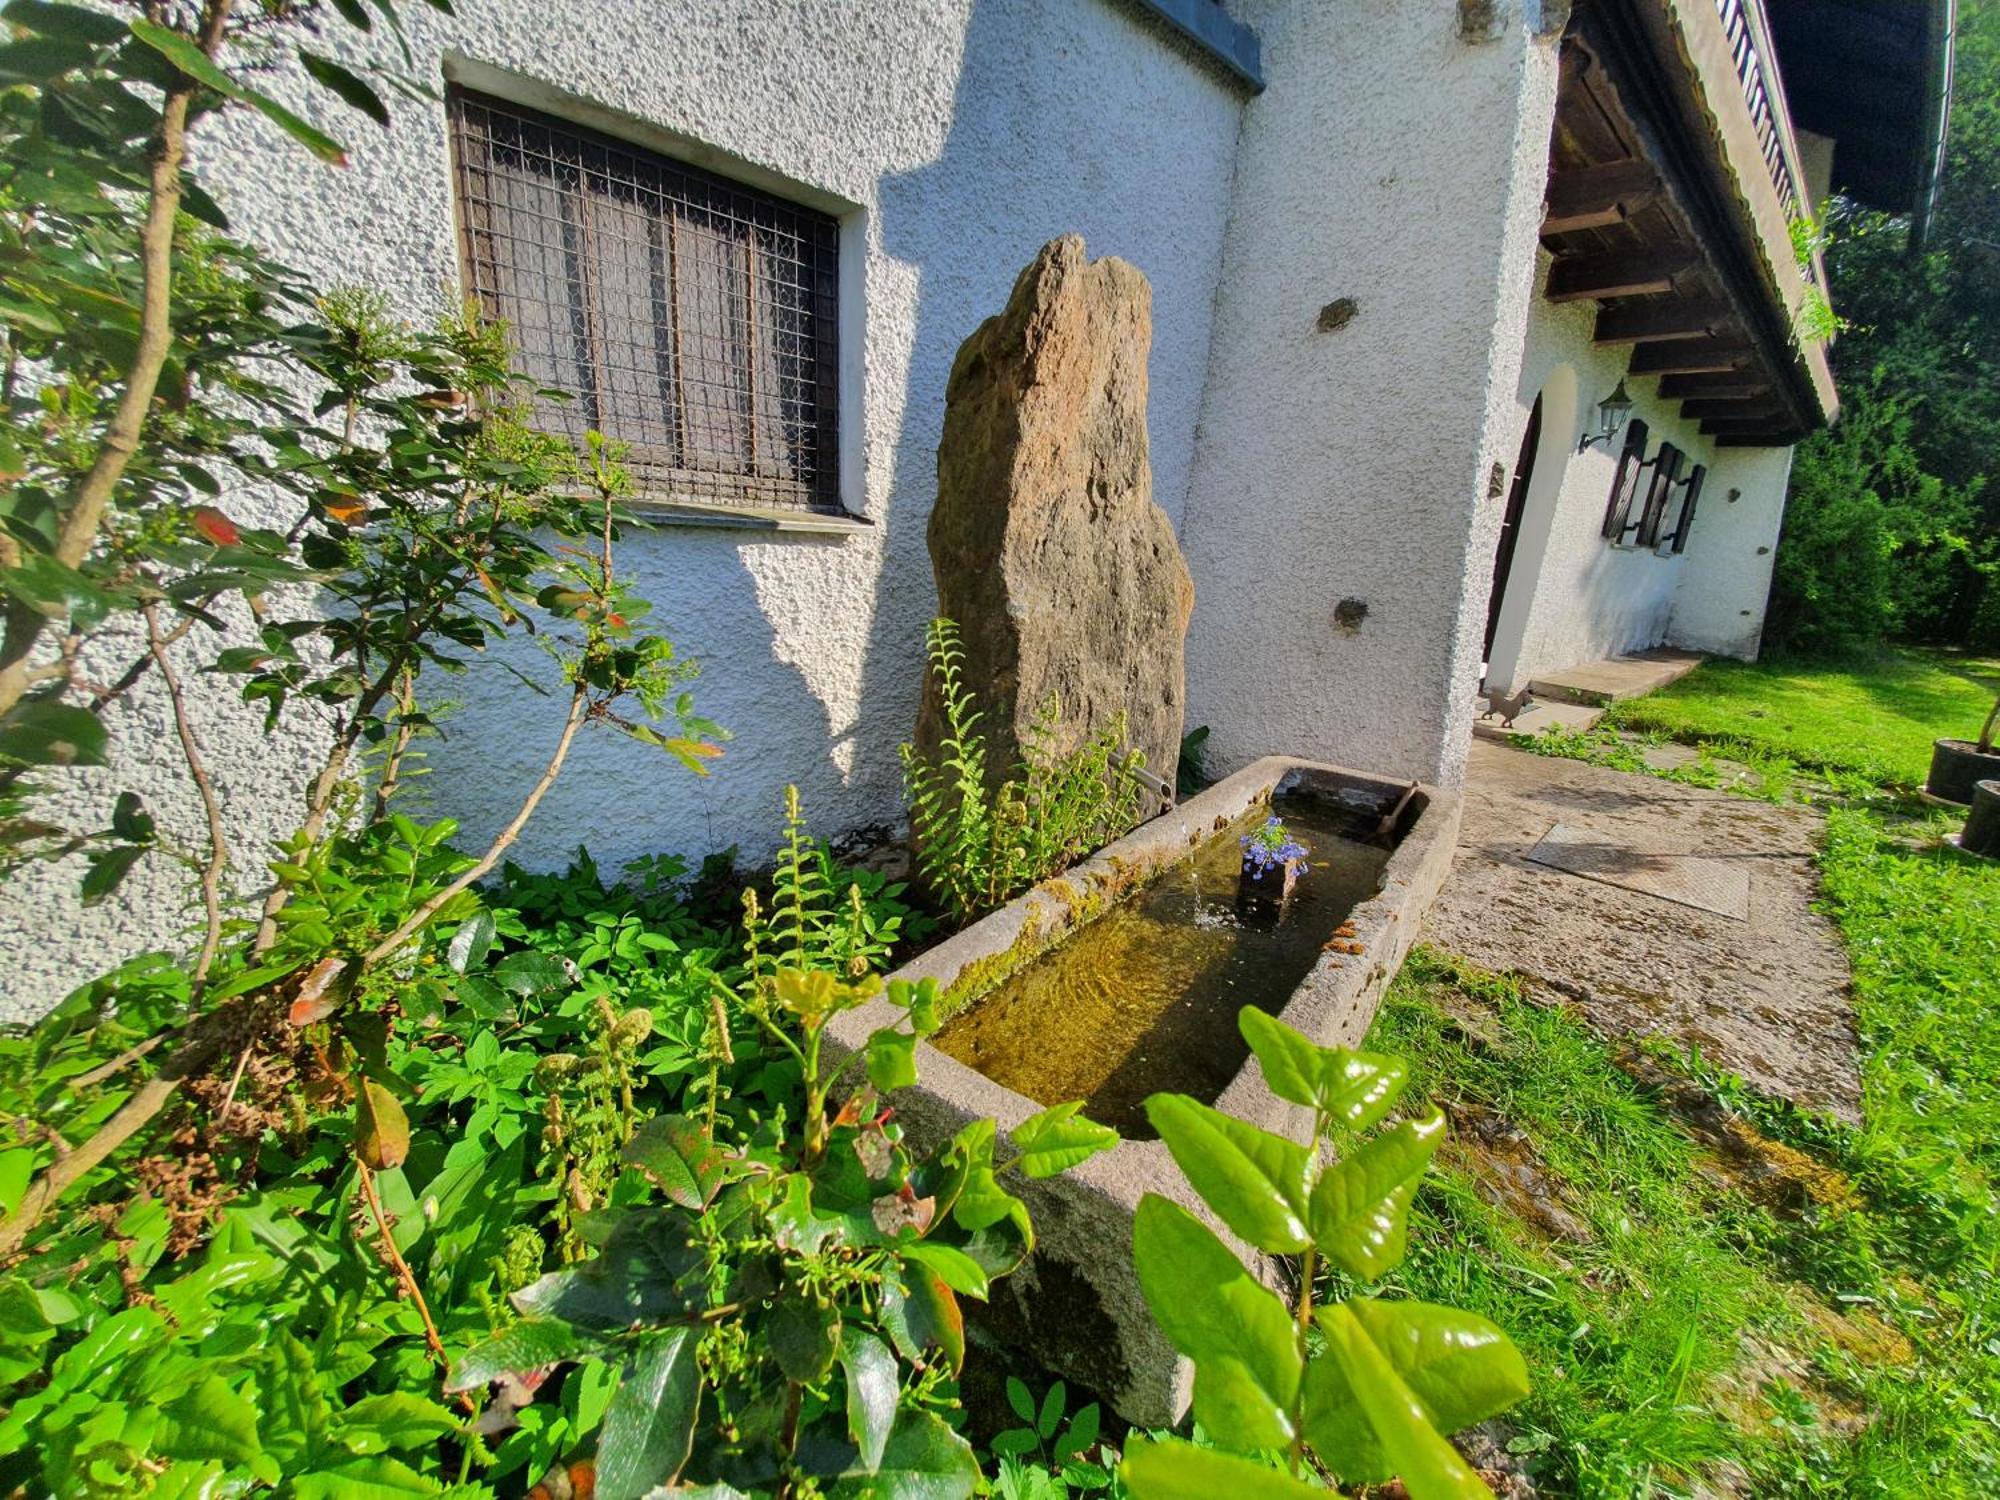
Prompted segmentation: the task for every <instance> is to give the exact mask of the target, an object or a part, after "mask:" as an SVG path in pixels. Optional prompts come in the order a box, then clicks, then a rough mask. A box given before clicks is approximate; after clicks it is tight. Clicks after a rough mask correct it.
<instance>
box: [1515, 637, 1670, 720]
mask: <svg viewBox="0 0 2000 1500" xmlns="http://www.w3.org/2000/svg"><path fill="white" fill-rule="evenodd" d="M1701 662H1702V658H1701V657H1700V656H1699V655H1697V654H1696V653H1694V652H1692V651H1643V652H1640V653H1639V654H1637V655H1635V656H1613V657H1608V658H1606V659H1605V660H1603V661H1593V662H1585V663H1584V664H1583V665H1582V666H1578V667H1565V668H1564V669H1563V670H1562V671H1560V672H1549V673H1547V674H1545V675H1543V676H1540V677H1536V678H1534V679H1533V680H1532V681H1531V682H1529V684H1528V689H1529V691H1530V692H1532V693H1533V694H1534V695H1535V696H1536V697H1537V698H1555V699H1559V700H1561V701H1563V702H1566V703H1589V704H1595V705H1597V706H1599V707H1604V706H1607V705H1609V704H1613V703H1621V702H1623V701H1624V700H1625V699H1627V698H1638V697H1643V696H1644V695H1645V694H1647V693H1650V692H1653V691H1655V690H1656V689H1658V688H1663V687H1665V686H1666V685H1667V684H1668V683H1670V682H1674V681H1677V680H1678V679H1680V678H1682V677H1685V676H1687V674H1688V673H1690V672H1692V671H1693V670H1694V669H1695V668H1696V667H1698V666H1700V665H1701Z"/></svg>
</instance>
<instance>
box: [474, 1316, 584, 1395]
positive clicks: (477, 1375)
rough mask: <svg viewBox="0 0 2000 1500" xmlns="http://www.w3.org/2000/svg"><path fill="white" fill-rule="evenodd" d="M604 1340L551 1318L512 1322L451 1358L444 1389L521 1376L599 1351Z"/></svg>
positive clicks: (476, 1386)
mask: <svg viewBox="0 0 2000 1500" xmlns="http://www.w3.org/2000/svg"><path fill="white" fill-rule="evenodd" d="M604 1348H605V1344H604V1341H603V1340H602V1339H600V1338H599V1337H597V1336H596V1335H595V1334H592V1333H589V1332H586V1331H585V1330H583V1329H581V1328H572V1327H571V1326H570V1325H569V1324H567V1323H558V1322H556V1321H555V1320H553V1319H540V1320H530V1321H528V1322H525V1323H516V1324H515V1325H514V1326H513V1327H512V1328H509V1329H507V1330H506V1331H505V1332H504V1333H496V1334H495V1335H494V1336H493V1337H492V1338H490V1339H487V1340H486V1341H485V1342H484V1343H479V1344H474V1345H473V1346H472V1347H471V1348H470V1349H468V1350H467V1351H466V1352H465V1353H464V1354H462V1355H460V1356H459V1357H458V1359H456V1360H455V1361H453V1363H452V1367H451V1374H450V1376H449V1377H448V1378H447V1379H446V1381H445V1384H444V1388H445V1389H446V1390H447V1391H469V1390H474V1389H476V1388H478V1387H479V1386H483V1385H486V1384H488V1383H489V1382H491V1381H495V1380H498V1379H500V1378H501V1377H502V1376H506V1375H524V1374H526V1373H527V1372H528V1371H530V1370H540V1369H545V1368H547V1367H548V1366H550V1365H555V1364H561V1363H562V1362H563V1361H565V1360H572V1359H582V1358H584V1357H585V1356H587V1355H595V1354H600V1353H602V1352H603V1350H604Z"/></svg>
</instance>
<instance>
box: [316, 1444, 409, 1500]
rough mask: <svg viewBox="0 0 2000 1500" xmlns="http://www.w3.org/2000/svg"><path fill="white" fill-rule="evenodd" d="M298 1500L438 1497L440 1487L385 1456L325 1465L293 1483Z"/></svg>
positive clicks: (405, 1499)
mask: <svg viewBox="0 0 2000 1500" xmlns="http://www.w3.org/2000/svg"><path fill="white" fill-rule="evenodd" d="M291 1493H292V1495H293V1496H295V1497H296V1500H408V1497H409V1496H411V1495H435V1494H438V1493H439V1487H438V1484H437V1482H436V1481H435V1480H431V1479H426V1478H424V1476H423V1475H421V1474H419V1473H418V1472H417V1471H416V1470H415V1469H413V1468H411V1467H410V1466H409V1465H408V1464H406V1463H404V1462H403V1461H402V1460H401V1459H400V1458H391V1457H389V1455H387V1454H386V1453H380V1454H373V1455H370V1456H368V1457H365V1458H350V1459H345V1460H343V1461H341V1462H338V1463H324V1464H321V1465H320V1466H318V1467H316V1468H314V1469H313V1471H312V1472H311V1473H309V1474H301V1475H299V1476H298V1477H297V1478H295V1479H293V1480H292V1482H291Z"/></svg>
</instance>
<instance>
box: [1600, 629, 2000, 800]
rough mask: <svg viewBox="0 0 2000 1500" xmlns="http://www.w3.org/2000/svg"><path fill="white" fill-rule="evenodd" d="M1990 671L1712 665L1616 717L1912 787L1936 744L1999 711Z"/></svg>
mask: <svg viewBox="0 0 2000 1500" xmlns="http://www.w3.org/2000/svg"><path fill="white" fill-rule="evenodd" d="M1982 665H1986V666H1990V665H1991V663H1979V662H1973V661H1967V660H1965V659H1962V658H1953V657H1948V656H1945V655H1943V654H1942V653H1936V652H1921V653H1919V652H1892V653H1887V654H1885V656H1884V657H1883V659H1882V660H1881V661H1880V662H1879V663H1876V664H1873V665H1870V666H1866V667H1852V668H1838V669H1825V668H1816V667H1809V666H1803V665H1800V664H1797V663H1786V662H1778V663H1771V664H1763V663H1759V664H1755V665H1749V664H1745V663H1742V662H1727V661H1717V662H1709V663H1706V664H1704V665H1703V666H1702V667H1700V668H1699V669H1697V670H1696V671H1694V672H1692V673H1690V674H1689V675H1688V676H1686V677H1683V678H1682V679H1681V680H1680V681H1679V682H1676V683H1674V684H1673V685H1672V686H1671V687H1667V688H1664V689H1662V690H1661V691H1660V692H1657V693H1654V694H1651V695H1649V696H1647V697H1644V698H1635V699H1632V700H1631V701H1629V702H1626V703H1621V704H1619V705H1618V706H1617V707H1616V708H1615V709H1613V711H1612V713H1611V716H1610V720H1609V722H1610V723H1612V724H1614V725H1616V726H1617V727H1620V728H1625V729H1634V730H1643V731H1655V732H1659V733H1662V734H1665V735H1668V736H1670V737H1671V738H1674V739H1677V740H1687V741H1695V740H1705V741H1710V742H1721V748H1723V749H1725V750H1727V749H1729V748H1731V742H1740V744H1741V745H1742V746H1746V747H1750V748H1752V749H1755V750H1758V751H1761V752H1762V753H1764V754H1766V755H1777V756H1783V757H1786V758H1788V759H1790V760H1792V761H1795V762H1797V763H1798V764H1799V765H1801V766H1807V767H1811V768H1813V769H1815V770H1831V771H1851V772H1856V773H1859V774H1860V775H1863V776H1866V777H1867V778H1868V779H1869V780H1871V781H1874V782H1877V783H1879V784H1880V785H1883V786H1890V787H1899V788H1905V789H1914V788H1916V787H1918V786H1921V785H1922V784H1923V780H1924V776H1925V774H1926V773H1927V772H1928V771H1929V769H1930V763H1931V741H1932V740H1934V739H1938V738H1940V737H1943V736H1951V737H1953V738H1958V739H1970V738H1972V737H1973V736H1975V735H1977V734H1978V733H1979V726H1980V724H1981V723H1983V722H1984V721H1985V718H1986V714H1987V712H1988V710H1990V709H1991V708H1992V706H1993V695H1994V692H1995V688H1996V684H1994V683H1993V682H1991V681H1990V680H1986V681H1982V680H1980V679H1979V678H1978V676H1977V673H1978V670H1979V668H1980V667H1981V666H1982Z"/></svg>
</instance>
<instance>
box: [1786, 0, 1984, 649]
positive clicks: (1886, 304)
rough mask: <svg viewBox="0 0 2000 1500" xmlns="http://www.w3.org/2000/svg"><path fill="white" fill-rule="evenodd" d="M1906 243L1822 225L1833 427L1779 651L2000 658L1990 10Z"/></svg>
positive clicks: (1877, 217)
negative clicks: (1839, 321) (1938, 649)
mask: <svg viewBox="0 0 2000 1500" xmlns="http://www.w3.org/2000/svg"><path fill="white" fill-rule="evenodd" d="M1909 227H1910V226H1909V220H1908V219H1907V217H1904V216H1898V215H1890V214H1885V213H1880V212H1877V211H1874V210H1871V209H1865V208H1862V207H1860V206H1858V205H1855V204H1852V203H1848V202H1846V201H1844V200H1836V201H1835V203H1834V205H1833V207H1832V208H1831V210H1830V211H1829V214H1828V223H1827V225H1826V228H1827V231H1828V235H1829V243H1828V246H1827V251H1826V264H1827V272H1828V277H1829V280H1830V281H1831V283H1832V293H1833V302H1834V305H1835V307H1836V308H1837V309H1838V310H1839V312H1840V315H1841V317H1842V318H1843V319H1844V320H1845V323H1846V325H1847V326H1846V327H1845V329H1844V331H1843V332H1842V334H1841V335H1840V337H1839V339H1838V340H1837V341H1836V342H1835V344H1834V346H1833V349H1832V359H1833V366H1834V374H1835V377H1836V379H1837V380H1838V382H1839V386H1840V396H1841V415H1840V419H1839V422H1838V424H1837V425H1836V426H1835V427H1834V428H1833V429H1832V430H1830V431H1827V432H1822V433H1818V434H1815V435H1814V436H1813V437H1812V438H1810V439H1808V440H1807V441H1806V442H1805V443H1803V444H1802V445H1800V448H1799V451H1798V456H1797V459H1796V461H1795V463H1794V466H1793V471H1792V490H1791V496H1790V499H1789V501H1788V502H1787V509H1786V515H1785V530H1784V537H1783V540H1782V542H1781V544H1780V546H1779V548H1778V556H1777V567H1776V572H1775V576H1774V579H1773V583H1772V592H1771V608H1770V616H1769V624H1768V628H1767V632H1766V638H1767V640H1768V642H1769V643H1770V645H1771V646H1772V647H1774V648H1777V649H1782V650H1790V651H1798V652H1807V653H1814V654H1820V655H1825V654H1830V653H1849V652H1855V651H1862V650H1867V649H1870V648H1872V647H1875V646H1878V645H1879V644H1880V643H1882V642H1883V641H1885V640H1889V639H1906V640H1914V641H1927V642H1936V643H1942V644H1949V645H1959V646H1970V647H1974V648H1977V649H1989V650H1990V649H1993V648H1994V647H1996V646H2000V487H1996V486H1994V485H1992V484H1990V483H1989V482H1988V476H1989V474H1990V473H1991V471H1992V470H1993V468H1994V466H1995V465H1996V463H2000V0H1968V3H1966V4H1964V5H1962V6H1961V7H1960V11H1959V33H1958V56H1957V70H1956V77H1955V80H1954V87H1953V95H1952V106H1951V132H1950V147H1949V150H1948V153H1947V159H1946V166H1945V176H1944V184H1943V192H1942V195H1941V201H1940V204H1939V208H1938V212H1937V214H1936V216H1935V217H1934V219H1933V221H1932V225H1931V231H1930V235H1929V237H1928V240H1927V242H1926V243H1925V245H1924V247H1923V249H1922V251H1921V253H1919V254H1917V255H1914V256H1913V255H1911V254H1910V250H1909Z"/></svg>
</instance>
